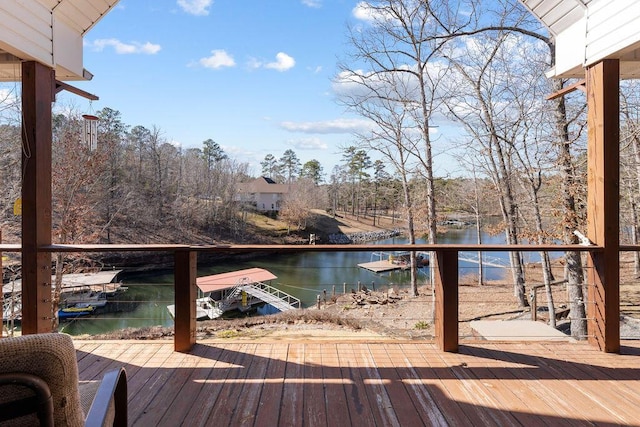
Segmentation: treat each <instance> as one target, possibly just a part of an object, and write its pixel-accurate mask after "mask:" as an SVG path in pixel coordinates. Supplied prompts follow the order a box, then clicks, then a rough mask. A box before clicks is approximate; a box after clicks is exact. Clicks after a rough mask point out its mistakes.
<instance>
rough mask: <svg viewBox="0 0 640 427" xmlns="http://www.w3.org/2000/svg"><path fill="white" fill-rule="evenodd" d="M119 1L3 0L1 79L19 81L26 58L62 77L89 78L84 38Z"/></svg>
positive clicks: (0, 5) (0, 8)
mask: <svg viewBox="0 0 640 427" xmlns="http://www.w3.org/2000/svg"><path fill="white" fill-rule="evenodd" d="M118 1H119V0H0V80H2V81H18V80H20V79H21V78H22V77H21V68H22V67H21V62H22V61H38V62H40V63H42V64H44V65H47V66H50V67H52V68H54V69H55V71H56V79H58V80H86V79H88V78H90V73H87V72H86V71H85V70H84V68H83V62H82V57H83V55H82V49H83V46H82V39H83V37H84V35H85V34H86V33H87V31H89V30H90V29H91V28H92V27H93V26H94V25H95V24H96V23H97V22H98V21H100V19H102V17H104V16H105V15H106V14H107V13H108V12H109V11H110V10H111V9H112V8H113V7H114V6H115V5H116V4H117V3H118Z"/></svg>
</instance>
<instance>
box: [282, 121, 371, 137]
mask: <svg viewBox="0 0 640 427" xmlns="http://www.w3.org/2000/svg"><path fill="white" fill-rule="evenodd" d="M280 127H281V128H283V129H285V130H288V131H290V132H302V133H311V134H313V133H317V134H329V133H353V132H358V131H362V130H364V129H368V128H370V127H371V124H370V123H369V122H368V121H366V120H362V119H336V120H327V121H321V122H300V123H296V122H282V123H280Z"/></svg>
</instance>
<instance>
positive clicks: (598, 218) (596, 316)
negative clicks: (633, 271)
mask: <svg viewBox="0 0 640 427" xmlns="http://www.w3.org/2000/svg"><path fill="white" fill-rule="evenodd" d="M586 77H587V78H586V80H587V107H588V111H587V128H588V133H589V138H588V144H587V160H588V161H587V226H588V230H587V232H588V233H587V237H589V239H590V240H591V241H592V242H593V243H595V244H596V245H598V246H601V247H602V248H603V250H602V251H600V252H589V257H588V261H587V266H588V267H589V268H588V285H589V291H588V306H587V318H588V322H587V325H588V333H589V342H590V343H591V344H593V345H597V346H598V347H599V348H600V350H602V351H605V352H608V353H616V352H619V351H620V270H619V269H620V253H619V251H620V236H619V230H620V220H619V215H620V213H619V203H620V202H619V197H620V190H619V183H620V176H619V175H620V169H619V168H620V147H619V145H620V117H619V114H620V62H619V60H617V59H607V60H603V61H601V62H599V63H597V64H594V65H592V66H589V67H587V71H586Z"/></svg>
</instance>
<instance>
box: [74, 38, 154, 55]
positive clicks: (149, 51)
mask: <svg viewBox="0 0 640 427" xmlns="http://www.w3.org/2000/svg"><path fill="white" fill-rule="evenodd" d="M86 44H87V46H89V47H91V48H92V49H94V50H96V51H98V52H100V51H102V50H104V49H105V48H106V47H109V46H110V47H112V48H113V49H114V50H115V52H116V53H117V54H119V55H129V54H136V53H142V54H145V55H155V54H156V53H158V52H160V49H162V47H160V45H159V44H154V43H150V42H146V43H138V42H131V43H124V42H121V41H120V40H118V39H97V40H94V41H93V42H86Z"/></svg>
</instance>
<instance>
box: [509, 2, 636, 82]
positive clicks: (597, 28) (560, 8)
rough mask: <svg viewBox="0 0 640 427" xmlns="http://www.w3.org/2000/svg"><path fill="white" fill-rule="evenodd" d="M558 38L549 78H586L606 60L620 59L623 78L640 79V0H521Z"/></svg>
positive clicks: (555, 37)
mask: <svg viewBox="0 0 640 427" xmlns="http://www.w3.org/2000/svg"><path fill="white" fill-rule="evenodd" d="M520 2H521V3H522V4H524V5H525V6H526V7H527V8H528V9H529V10H530V11H531V12H532V13H533V14H534V15H535V16H536V17H537V18H538V19H539V20H540V21H541V22H542V23H543V24H544V25H545V26H546V27H547V28H548V29H549V32H550V33H551V35H552V36H553V37H554V39H555V49H556V65H555V67H554V68H553V69H552V70H550V71H549V73H548V74H547V75H548V76H549V77H562V78H571V77H578V78H583V77H584V68H585V67H587V66H590V65H593V64H595V63H597V62H599V61H602V60H603V59H619V60H620V77H621V78H640V25H638V22H640V2H638V1H637V0H520Z"/></svg>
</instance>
